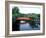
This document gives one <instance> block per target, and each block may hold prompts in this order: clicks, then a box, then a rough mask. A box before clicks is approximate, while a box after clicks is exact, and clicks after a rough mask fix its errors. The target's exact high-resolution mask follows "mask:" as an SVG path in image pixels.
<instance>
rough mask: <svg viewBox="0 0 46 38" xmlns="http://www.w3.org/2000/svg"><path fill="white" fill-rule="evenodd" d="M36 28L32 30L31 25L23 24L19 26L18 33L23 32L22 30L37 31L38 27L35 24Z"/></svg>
mask: <svg viewBox="0 0 46 38" xmlns="http://www.w3.org/2000/svg"><path fill="white" fill-rule="evenodd" d="M36 26H38V27H34V28H32V25H31V24H29V23H25V24H20V31H24V30H39V29H40V26H39V25H37V24H36Z"/></svg>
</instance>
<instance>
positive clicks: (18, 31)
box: [5, 1, 45, 37]
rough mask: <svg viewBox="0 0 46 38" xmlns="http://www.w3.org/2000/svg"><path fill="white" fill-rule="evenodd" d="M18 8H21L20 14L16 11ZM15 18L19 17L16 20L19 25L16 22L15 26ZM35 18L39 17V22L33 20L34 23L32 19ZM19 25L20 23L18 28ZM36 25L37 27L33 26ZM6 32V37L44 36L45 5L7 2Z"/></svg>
mask: <svg viewBox="0 0 46 38" xmlns="http://www.w3.org/2000/svg"><path fill="white" fill-rule="evenodd" d="M14 7H15V9H14V10H15V11H13V8H14ZM16 8H17V9H16ZM18 8H19V13H18V11H16V10H18ZM14 12H15V13H16V12H17V13H16V14H15V13H14ZM19 14H20V15H19ZM38 14H39V17H38ZM30 15H31V16H30ZM13 16H15V17H17V18H16V19H15V20H17V21H16V22H17V24H16V22H15V25H14V21H15V20H14V21H13V19H12V18H13ZM27 17H28V18H27ZM29 17H30V18H29ZM35 17H37V18H38V20H33V22H32V19H33V18H35ZM37 18H36V19H37ZM25 20H26V21H25ZM27 21H28V22H27ZM29 21H30V22H29ZM36 21H37V22H38V23H37V22H36ZM18 23H19V26H16V25H18ZM23 23H24V24H23ZM29 23H30V24H31V25H30V26H31V27H29V26H28V25H29ZM34 24H35V27H34V26H33V25H34ZM37 24H38V25H37ZM13 25H14V26H13ZM25 25H27V26H25ZM5 30H6V31H5V36H6V37H11V36H13V37H17V36H34V35H44V34H45V5H44V3H34V2H20V1H6V2H5Z"/></svg>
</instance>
